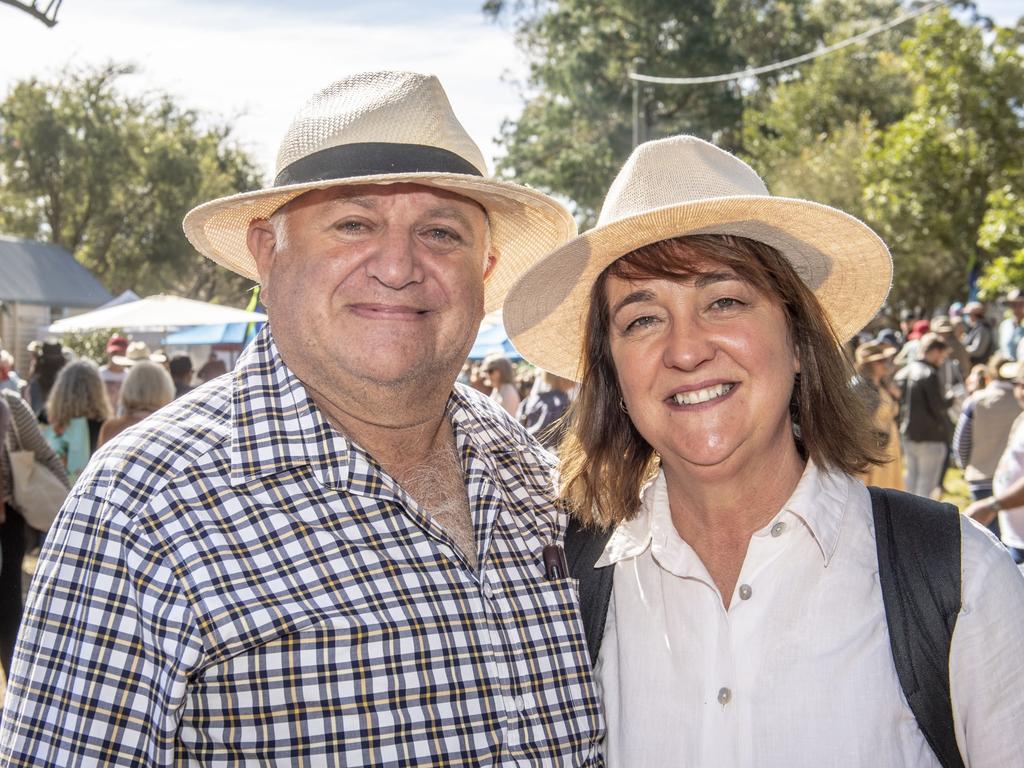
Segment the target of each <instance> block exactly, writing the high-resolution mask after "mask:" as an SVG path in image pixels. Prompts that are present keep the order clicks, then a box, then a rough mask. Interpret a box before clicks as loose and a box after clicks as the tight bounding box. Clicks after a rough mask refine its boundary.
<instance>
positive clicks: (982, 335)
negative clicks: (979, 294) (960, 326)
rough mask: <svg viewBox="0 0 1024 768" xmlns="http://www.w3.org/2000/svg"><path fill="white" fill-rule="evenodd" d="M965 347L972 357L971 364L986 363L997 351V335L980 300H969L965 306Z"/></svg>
mask: <svg viewBox="0 0 1024 768" xmlns="http://www.w3.org/2000/svg"><path fill="white" fill-rule="evenodd" d="M963 319H964V328H965V329H966V331H967V332H966V334H964V349H966V350H967V355H968V356H969V357H970V358H971V365H985V364H986V363H988V359H989V357H990V356H991V355H992V353H993V352H995V351H996V337H995V333H994V332H993V331H992V326H991V325H989V322H988V318H987V317H985V305H984V304H982V303H981V302H980V301H969V302H967V304H966V306H964V314H963Z"/></svg>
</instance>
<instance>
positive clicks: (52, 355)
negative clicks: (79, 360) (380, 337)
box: [21, 341, 67, 424]
mask: <svg viewBox="0 0 1024 768" xmlns="http://www.w3.org/2000/svg"><path fill="white" fill-rule="evenodd" d="M28 348H29V351H30V352H32V359H31V360H30V362H29V369H28V381H27V382H26V383H25V384H24V385H23V386H22V390H21V396H22V397H24V398H25V400H26V401H27V402H28V403H29V405H30V406H31V407H32V412H33V413H34V414H35V415H36V418H37V419H39V421H40V423H42V424H45V423H47V422H46V418H47V417H46V400H47V398H49V397H50V390H51V389H52V388H53V384H54V382H55V381H56V380H57V374H58V373H60V369H61V368H63V367H64V366H65V365H66V364H67V358H66V357H64V349H63V347H61V345H60V344H58V343H57V342H55V341H44V342H35V341H34V342H32V343H31V344H29V347H28Z"/></svg>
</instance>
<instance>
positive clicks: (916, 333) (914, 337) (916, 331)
mask: <svg viewBox="0 0 1024 768" xmlns="http://www.w3.org/2000/svg"><path fill="white" fill-rule="evenodd" d="M930 325H931V323H930V322H929V321H928V320H915V321H914V322H913V323H912V324H911V326H910V332H909V333H908V334H907V340H906V341H905V342H904V343H903V347H902V348H901V349H900V351H899V352H897V353H896V357H895V358H893V364H894V365H895V366H896V367H897V368H903V367H904V366H906V365H907V364H908V363H909V362H910V361H911V360H914V359H916V358H917V356H918V352H917V350H918V346H919V345H920V344H921V337H922V336H924V335H925V334H926V333H928V328H929V326H930Z"/></svg>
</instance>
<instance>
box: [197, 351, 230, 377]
mask: <svg viewBox="0 0 1024 768" xmlns="http://www.w3.org/2000/svg"><path fill="white" fill-rule="evenodd" d="M227 371H228V366H227V364H226V363H225V362H224V361H223V360H221V359H220V358H219V357H218V356H217V353H216V352H214V351H213V350H212V349H211V350H210V356H209V357H208V358H206V362H205V363H203V365H202V367H200V369H199V372H198V373H197V374H196V378H197V379H199V381H200V382H201V383H203V384H205V383H206V382H208V381H210V380H211V379H216V378H217V377H218V376H223V375H224V374H225V373H227Z"/></svg>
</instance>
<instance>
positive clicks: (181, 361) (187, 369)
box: [167, 355, 195, 398]
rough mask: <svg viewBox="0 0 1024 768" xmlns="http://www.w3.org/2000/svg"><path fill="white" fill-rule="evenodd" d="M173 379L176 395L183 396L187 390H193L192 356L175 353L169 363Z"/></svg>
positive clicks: (168, 368)
mask: <svg viewBox="0 0 1024 768" xmlns="http://www.w3.org/2000/svg"><path fill="white" fill-rule="evenodd" d="M167 370H168V371H170V374H171V379H173V380H174V396H175V397H176V398H177V397H181V396H182V395H184V394H185V393H186V392H191V391H192V390H193V389H195V387H193V386H192V358H191V357H189V356H188V355H175V356H174V357H172V358H171V362H170V363H168V364H167Z"/></svg>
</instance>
